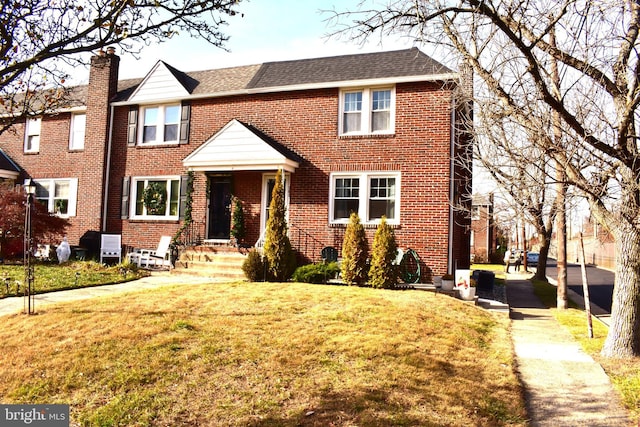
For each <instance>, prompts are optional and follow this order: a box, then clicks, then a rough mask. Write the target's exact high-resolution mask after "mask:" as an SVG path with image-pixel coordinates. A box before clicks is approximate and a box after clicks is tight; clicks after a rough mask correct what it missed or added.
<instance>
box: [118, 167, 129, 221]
mask: <svg viewBox="0 0 640 427" xmlns="http://www.w3.org/2000/svg"><path fill="white" fill-rule="evenodd" d="M130 189H131V178H130V177H128V176H125V177H124V178H122V201H121V204H120V218H121V219H127V218H129V191H130Z"/></svg>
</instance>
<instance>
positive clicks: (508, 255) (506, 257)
mask: <svg viewBox="0 0 640 427" xmlns="http://www.w3.org/2000/svg"><path fill="white" fill-rule="evenodd" d="M509 261H511V252H509V249H508V248H507V250H506V251H505V252H504V272H505V273H508V272H509Z"/></svg>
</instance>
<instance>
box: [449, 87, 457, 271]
mask: <svg viewBox="0 0 640 427" xmlns="http://www.w3.org/2000/svg"><path fill="white" fill-rule="evenodd" d="M455 107H456V105H455V99H452V100H451V124H450V126H451V131H450V132H451V136H450V139H451V140H450V143H449V250H448V252H449V253H448V260H447V273H455V272H454V271H453V268H454V265H453V226H454V221H453V202H454V200H453V192H454V178H455V176H454V163H455V159H454V154H455V119H456V108H455Z"/></svg>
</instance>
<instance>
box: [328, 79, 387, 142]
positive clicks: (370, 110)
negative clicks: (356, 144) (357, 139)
mask: <svg viewBox="0 0 640 427" xmlns="http://www.w3.org/2000/svg"><path fill="white" fill-rule="evenodd" d="M394 119H395V90H394V89H393V88H366V89H349V90H345V91H343V92H342V93H341V103H340V132H339V133H340V135H368V134H391V133H393V132H394V129H395V123H394Z"/></svg>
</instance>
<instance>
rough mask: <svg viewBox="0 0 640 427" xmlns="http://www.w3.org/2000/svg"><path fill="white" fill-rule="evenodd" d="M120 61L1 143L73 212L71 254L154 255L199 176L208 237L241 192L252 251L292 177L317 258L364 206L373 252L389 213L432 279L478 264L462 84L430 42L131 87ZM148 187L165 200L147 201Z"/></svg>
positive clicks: (301, 227)
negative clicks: (118, 249) (274, 195)
mask: <svg viewBox="0 0 640 427" xmlns="http://www.w3.org/2000/svg"><path fill="white" fill-rule="evenodd" d="M119 62H120V59H119V57H118V56H117V55H115V54H114V52H113V50H108V51H107V52H106V53H103V52H101V53H100V54H99V55H96V56H94V57H93V58H92V63H91V69H90V77H89V83H88V85H86V86H82V87H77V88H73V90H72V91H71V92H72V94H74V98H73V99H75V100H76V101H74V102H71V103H70V104H69V108H68V109H66V110H62V111H59V112H58V113H57V114H55V115H49V116H44V117H42V118H36V119H30V120H27V122H26V123H22V124H18V125H16V126H14V129H13V130H14V131H15V132H5V133H4V134H3V135H0V149H2V150H3V152H4V153H5V154H6V156H7V158H8V159H11V161H12V162H13V163H14V164H16V165H18V166H19V168H20V177H19V179H23V178H26V177H30V178H33V179H34V180H35V181H36V182H37V184H38V193H37V195H36V197H37V199H38V200H39V201H40V202H41V203H45V204H47V205H48V206H49V209H50V210H51V211H56V212H58V213H59V214H60V215H64V216H68V217H69V218H70V220H71V223H72V227H71V228H70V229H69V230H68V238H69V241H70V243H71V244H72V245H78V244H79V243H80V241H81V238H82V236H83V235H85V234H86V233H87V232H88V231H98V232H109V233H119V234H122V242H123V244H124V245H126V246H131V247H134V246H135V247H155V246H156V245H157V242H158V241H159V239H160V236H162V235H174V234H175V233H176V232H178V230H179V229H180V227H181V225H182V222H183V214H184V206H185V198H186V195H185V192H186V191H185V189H186V187H187V186H186V183H187V181H188V180H189V176H192V178H191V179H192V180H193V193H192V196H191V197H192V199H191V202H192V210H191V216H192V219H193V227H194V228H195V231H196V232H197V234H199V235H201V236H202V237H203V238H204V240H205V241H208V242H211V243H225V242H228V241H229V238H230V236H229V230H230V217H231V208H230V206H231V198H232V196H234V197H237V198H238V199H239V200H240V201H241V202H242V204H243V207H244V211H245V219H246V229H247V233H246V236H245V239H244V240H245V243H247V244H248V245H253V244H254V243H255V242H257V241H258V240H259V239H260V238H261V235H262V232H263V231H264V227H265V223H266V217H267V207H268V204H269V200H270V190H271V188H272V186H273V182H274V177H275V173H276V171H277V170H283V171H284V173H285V184H286V199H287V202H288V221H289V232H290V239H291V242H292V244H293V246H294V247H295V248H296V250H297V251H298V253H299V254H300V255H301V256H302V257H304V258H306V259H307V260H311V261H313V260H318V258H319V251H320V249H321V248H322V247H324V246H334V247H336V248H338V249H340V247H341V245H342V237H343V234H344V229H345V225H346V223H347V220H348V217H349V213H350V212H351V211H357V212H358V213H359V215H360V218H361V220H362V222H363V223H364V224H365V227H366V229H367V234H368V240H369V243H371V242H372V241H373V233H374V232H375V227H376V224H377V223H378V222H379V219H380V217H381V216H382V215H386V216H387V218H388V222H389V223H390V224H392V225H393V227H394V228H395V233H396V237H397V240H398V243H399V246H400V247H402V248H412V249H414V250H415V251H416V252H417V253H418V254H419V256H420V258H421V262H422V263H423V264H424V268H423V272H424V274H425V277H424V278H425V279H427V280H428V279H429V276H430V275H431V274H443V273H444V272H446V271H451V270H452V269H453V268H455V267H456V266H457V267H459V268H463V267H468V265H469V253H470V247H469V239H470V231H469V230H470V219H469V215H468V210H469V209H470V206H465V205H464V203H465V202H464V200H466V199H468V198H467V197H463V195H464V194H467V193H468V190H469V189H470V188H471V172H470V171H471V168H470V163H469V156H468V153H469V152H470V146H471V138H470V137H469V134H468V133H466V132H465V131H464V126H462V123H463V121H462V117H461V116H462V114H463V112H464V111H468V104H465V103H464V102H462V101H461V100H460V99H461V97H460V96H459V94H460V93H461V89H462V88H463V87H464V85H462V84H461V81H462V79H461V78H460V75H459V74H458V73H455V72H453V71H451V70H449V69H448V68H446V67H444V66H443V65H441V64H439V63H438V62H436V61H434V60H433V59H431V58H429V57H428V56H426V55H424V54H423V53H422V52H420V51H419V50H418V49H415V48H413V49H407V50H399V51H392V52H382V53H369V54H358V55H346V56H337V57H329V58H315V59H302V60H294V61H283V62H271V63H265V64H259V65H251V66H241V67H232V68H225V69H215V70H207V71H198V72H188V73H185V72H182V71H179V70H177V69H176V68H174V67H172V66H170V65H168V64H166V63H164V62H162V61H160V62H158V63H157V64H156V65H155V66H154V67H153V68H152V69H151V70H150V71H149V72H148V73H147V74H146V76H145V77H144V78H142V79H135V80H122V81H118V68H119ZM0 167H1V166H0ZM189 171H192V172H191V174H189ZM0 172H1V171H0ZM18 182H20V181H19V180H18ZM145 189H149V190H154V191H155V192H156V193H159V194H161V196H162V197H163V199H164V200H163V202H162V203H161V204H160V206H150V205H148V204H145V203H144V201H145V194H149V193H145ZM453 206H458V207H459V206H462V207H463V208H464V209H462V210H466V211H467V213H466V214H465V213H464V212H461V210H460V209H457V208H456V209H454V208H453Z"/></svg>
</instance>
